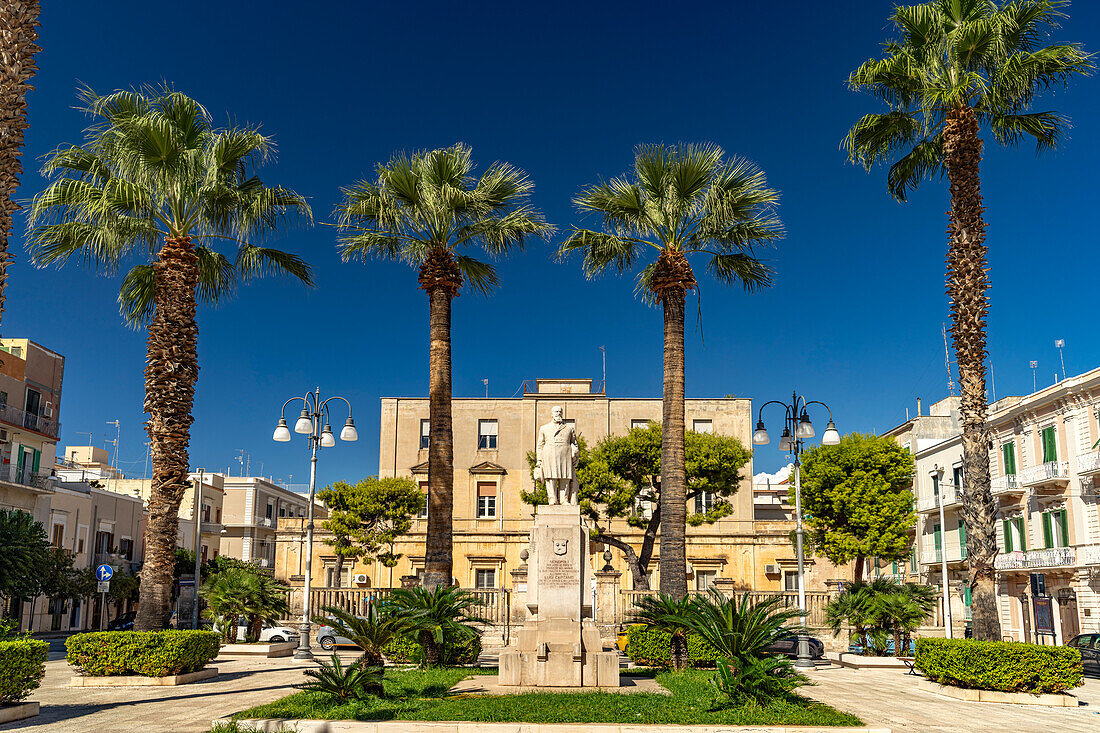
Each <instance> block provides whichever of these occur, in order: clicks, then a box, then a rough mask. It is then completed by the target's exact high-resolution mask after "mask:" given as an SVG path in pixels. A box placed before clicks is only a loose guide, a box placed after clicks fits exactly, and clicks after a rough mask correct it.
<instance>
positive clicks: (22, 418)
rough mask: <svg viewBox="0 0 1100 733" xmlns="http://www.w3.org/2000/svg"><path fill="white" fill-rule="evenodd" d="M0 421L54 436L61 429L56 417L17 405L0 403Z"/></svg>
mask: <svg viewBox="0 0 1100 733" xmlns="http://www.w3.org/2000/svg"><path fill="white" fill-rule="evenodd" d="M0 421H2V422H6V423H7V424H8V425H14V426H16V427H20V428H25V429H27V430H33V431H35V432H36V433H42V434H43V435H48V436H50V437H51V438H56V437H57V436H58V433H59V432H60V431H61V423H60V422H59V421H58V420H57V419H56V418H50V417H45V416H43V415H36V414H35V413H33V412H27V411H26V410H20V409H19V408H18V407H12V406H11V405H5V404H2V403H0Z"/></svg>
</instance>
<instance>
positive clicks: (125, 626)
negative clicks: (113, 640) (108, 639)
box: [107, 611, 137, 631]
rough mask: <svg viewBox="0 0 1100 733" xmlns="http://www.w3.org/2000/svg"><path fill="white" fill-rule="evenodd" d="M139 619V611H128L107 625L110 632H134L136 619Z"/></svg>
mask: <svg viewBox="0 0 1100 733" xmlns="http://www.w3.org/2000/svg"><path fill="white" fill-rule="evenodd" d="M135 618H137V611H127V612H126V613H124V614H122V615H121V616H119V617H118V618H116V619H115V620H114V621H110V622H108V624H107V630H108V631H133V630H134V619H135Z"/></svg>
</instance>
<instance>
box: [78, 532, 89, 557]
mask: <svg viewBox="0 0 1100 733" xmlns="http://www.w3.org/2000/svg"><path fill="white" fill-rule="evenodd" d="M87 536H88V530H87V528H85V527H82V528H81V529H80V531H79V532H78V534H77V536H76V554H78V555H82V554H83V553H84V540H85V538H87Z"/></svg>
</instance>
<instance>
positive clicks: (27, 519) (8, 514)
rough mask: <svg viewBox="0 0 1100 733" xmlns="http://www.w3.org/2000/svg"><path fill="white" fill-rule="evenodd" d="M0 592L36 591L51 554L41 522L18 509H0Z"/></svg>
mask: <svg viewBox="0 0 1100 733" xmlns="http://www.w3.org/2000/svg"><path fill="white" fill-rule="evenodd" d="M0 547H2V548H4V551H3V552H0V596H2V597H3V598H4V599H12V598H22V597H27V596H35V595H38V591H39V588H40V581H41V578H42V575H43V574H44V573H45V571H46V566H47V564H48V562H49V557H50V542H49V540H48V539H47V537H46V530H45V529H44V528H43V527H42V523H41V522H36V521H34V517H32V516H31V515H30V514H28V513H27V512H24V511H20V510H18V509H12V510H8V509H0Z"/></svg>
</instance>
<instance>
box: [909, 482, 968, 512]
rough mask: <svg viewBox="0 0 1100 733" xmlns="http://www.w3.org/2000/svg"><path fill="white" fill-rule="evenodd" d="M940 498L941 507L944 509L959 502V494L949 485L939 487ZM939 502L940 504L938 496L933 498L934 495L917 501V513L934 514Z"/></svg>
mask: <svg viewBox="0 0 1100 733" xmlns="http://www.w3.org/2000/svg"><path fill="white" fill-rule="evenodd" d="M940 496H942V497H943V505H944V507H945V508H946V507H949V506H952V505H953V504H958V503H959V501H960V496H959V492H958V491H957V490H956V489H955V487H954V486H951V485H949V484H941V485H940ZM939 502H940V498H939V496H935V495H932V496H926V497H923V498H920V499H917V511H918V512H934V511H937V510H939V508H940V504H939Z"/></svg>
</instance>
